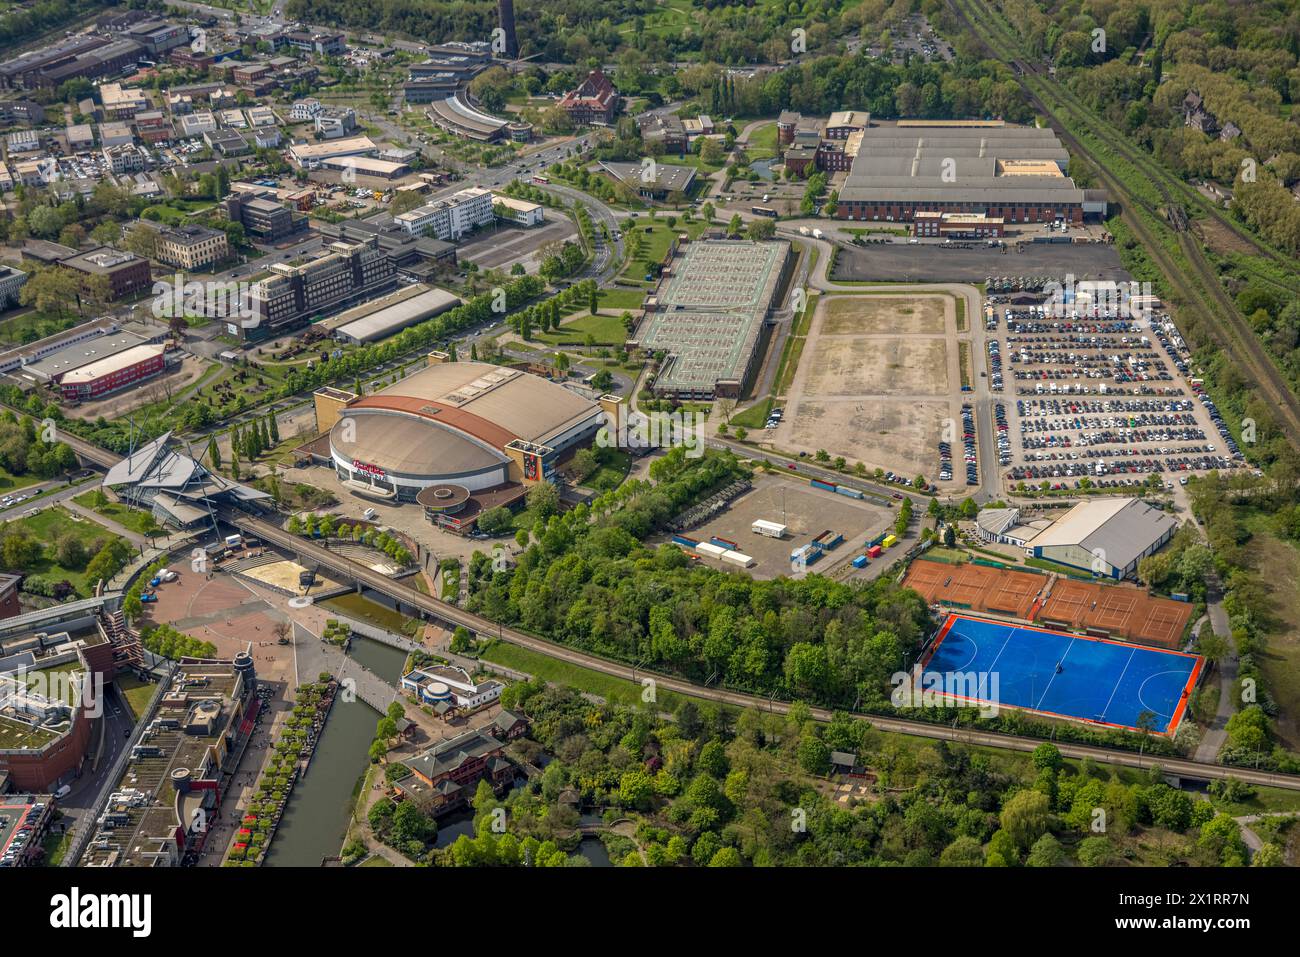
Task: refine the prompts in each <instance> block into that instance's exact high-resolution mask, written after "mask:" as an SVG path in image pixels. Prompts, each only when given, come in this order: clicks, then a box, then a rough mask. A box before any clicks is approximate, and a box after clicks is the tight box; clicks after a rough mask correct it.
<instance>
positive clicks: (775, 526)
mask: <svg viewBox="0 0 1300 957" xmlns="http://www.w3.org/2000/svg"><path fill="white" fill-rule="evenodd" d="M752 530H753V532H754V534H755V535H766V536H767V537H768V538H785V531H786V527H785V526H784V525H781V524H780V523H778V522H769V521H768V520H767V519H765V518H760V519H758V520H757V521H755V522H754V524H753V526H752Z"/></svg>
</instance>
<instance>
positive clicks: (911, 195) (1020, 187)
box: [835, 125, 1083, 223]
mask: <svg viewBox="0 0 1300 957" xmlns="http://www.w3.org/2000/svg"><path fill="white" fill-rule="evenodd" d="M1068 163H1069V153H1068V152H1066V150H1065V148H1064V147H1063V146H1061V143H1060V141H1059V140H1058V139H1057V138H1056V134H1055V133H1054V132H1053V131H1052V130H1051V129H1047V128H1043V129H1038V128H1035V127H1023V126H995V127H984V126H976V127H972V126H965V125H963V126H939V127H935V128H926V127H920V126H915V125H911V126H907V127H899V126H894V127H870V128H868V129H864V130H862V131H861V141H860V144H859V146H858V151H857V156H856V157H855V158H854V159H853V162H852V167H851V169H850V171H849V175H848V178H847V179H846V180H845V183H844V186H843V188H841V190H840V194H839V204H838V206H837V208H836V211H835V216H836V218H839V219H849V220H858V221H863V220H866V221H886V222H908V221H910V220H911V219H913V218H914V216H915V214H916V213H917V212H919V211H929V212H939V213H975V214H980V215H984V216H989V217H1000V218H1002V219H1004V220H1005V221H1006V222H1008V223H1031V222H1052V221H1054V220H1056V219H1065V220H1067V221H1070V222H1076V223H1077V222H1082V220H1083V191H1082V190H1080V189H1079V188H1078V187H1076V186H1075V185H1074V181H1073V180H1071V179H1070V178H1069V177H1067V176H1066V175H1065V169H1066V166H1067V164H1068Z"/></svg>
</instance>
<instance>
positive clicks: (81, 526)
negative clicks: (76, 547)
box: [8, 506, 118, 596]
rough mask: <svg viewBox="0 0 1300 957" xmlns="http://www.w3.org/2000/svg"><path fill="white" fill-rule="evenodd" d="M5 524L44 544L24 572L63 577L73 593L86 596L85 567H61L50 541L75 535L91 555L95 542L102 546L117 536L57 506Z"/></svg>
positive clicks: (50, 577)
mask: <svg viewBox="0 0 1300 957" xmlns="http://www.w3.org/2000/svg"><path fill="white" fill-rule="evenodd" d="M8 524H9V527H10V528H14V529H21V530H23V531H25V532H27V533H28V534H29V535H31V536H32V537H33V538H35V539H36V540H37V541H39V542H43V543H45V545H46V548H45V551H44V553H43V554H42V555H41V557H40V558H38V559H37V560H36V561H35V562H33V563H32V567H31V568H29V569H26V571H27V573H28V574H32V575H40V576H41V577H43V578H49V579H52V580H53V581H61V580H63V579H65V578H66V579H67V580H68V581H69V582H71V583H72V587H73V588H75V589H76V590H77V594H78V595H82V596H88V595H89V594H90V589H91V586H92V585H93V584H94V583H93V582H90V581H88V580H87V578H86V570H85V566H84V565H83V566H82V567H81V568H65V567H63V566H62V565H60V564H59V563H58V561H57V559H56V558H55V555H54V547H53V542H55V541H56V540H58V539H59V538H62V537H63V536H64V535H72V536H75V537H76V538H77V539H78V540H79V541H80V542H81V544H82V545H84V546H85V548H86V551H87V553H88V555H89V556H91V557H93V555H94V552H95V551H96V550H97V549H96V545H97V544H98V545H99V546H100V547H102V546H103V545H106V544H108V543H109V542H110V541H114V540H117V539H118V536H116V535H114V534H113V533H112V532H110V531H109V530H108V529H106V528H104V527H103V526H102V525H97V524H95V523H94V522H92V521H90V520H89V519H84V518H81V517H80V516H77V515H73V514H72V513H71V512H69V511H68V510H67V509H66V508H61V507H58V506H55V507H53V508H46V509H42V510H41V511H40V512H37V513H36V514H35V515H30V516H27V517H25V518H21V519H15V520H13V521H11V522H9V523H8Z"/></svg>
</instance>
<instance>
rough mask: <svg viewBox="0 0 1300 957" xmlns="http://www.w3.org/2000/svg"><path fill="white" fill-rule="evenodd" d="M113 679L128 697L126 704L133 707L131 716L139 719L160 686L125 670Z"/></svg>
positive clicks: (124, 695) (118, 688) (126, 697)
mask: <svg viewBox="0 0 1300 957" xmlns="http://www.w3.org/2000/svg"><path fill="white" fill-rule="evenodd" d="M113 680H114V681H115V682H116V683H117V690H118V691H119V692H121V694H122V697H123V698H125V699H126V706H127V707H128V708H130V709H131V716H132V717H133V718H135V720H136V721H139V720H140V718H141V717H143V716H144V712H145V709H146V708H148V707H149V702H150V701H151V700H152V699H153V696H154V692H155V691H157V689H158V686H157V685H156V684H154V683H152V682H149V681H141V680H140V679H139V678H137V677H136V676H135V675H133V674H130V673H128V672H123V673H122V674H120V675H118V676H117V677H116V678H114V679H113Z"/></svg>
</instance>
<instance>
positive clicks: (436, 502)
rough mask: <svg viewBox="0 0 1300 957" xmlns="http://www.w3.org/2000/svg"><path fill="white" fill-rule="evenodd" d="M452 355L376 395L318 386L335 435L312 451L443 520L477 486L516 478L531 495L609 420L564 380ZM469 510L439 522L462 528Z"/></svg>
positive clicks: (319, 402) (347, 484) (357, 482)
mask: <svg viewBox="0 0 1300 957" xmlns="http://www.w3.org/2000/svg"><path fill="white" fill-rule="evenodd" d="M448 359H449V357H448V356H447V355H446V354H444V353H439V352H435V353H431V354H430V356H429V365H428V366H427V367H425V368H424V369H421V370H420V371H419V372H416V373H414V374H413V375H410V376H408V377H407V378H406V379H404V380H402V381H401V382H398V383H397V384H395V385H392V386H389V387H388V388H387V389H384V390H382V391H380V392H377V393H375V394H374V395H368V396H356V395H354V394H353V393H350V392H345V391H342V390H339V389H321V390H319V391H317V393H316V396H315V398H316V421H317V426H318V428H319V429H320V431H321V432H322V433H324V432H328V439H327V441H326V439H325V437H324V436H323V437H322V439H321V440H318V442H316V443H313V446H312V454H313V456H314V457H315V458H316V459H317V461H320V462H321V463H322V464H325V463H329V464H330V465H331V467H332V468H333V469H334V471H335V473H336V474H337V476H338V478H339V481H340V482H341V483H342V485H343V487H344V488H345V489H347V490H348V491H350V492H355V493H357V494H360V495H363V496H366V497H369V498H374V499H377V500H381V501H397V502H412V501H418V502H419V503H420V504H422V505H424V506H425V507H426V512H428V513H429V517H430V519H431V520H434V521H438V516H455V515H457V513H458V512H459V511H460V510H461V509H462V507H463V506H465V505H467V504H469V501H468V500H469V499H470V497H471V496H472V495H477V494H478V493H485V492H496V491H500V490H502V489H503V488H505V487H507V486H509V487H511V488H513V489H516V490H517V491H518V492H519V494H520V495H522V492H523V490H524V488H525V487H526V486H528V485H532V484H534V483H536V482H541V481H549V480H551V479H552V478H553V476H554V472H555V466H556V463H557V462H558V461H559V460H560V459H561V458H562V457H564V456H565V454H566V453H569V452H571V451H573V450H575V449H577V448H579V447H580V446H582V445H584V444H586V443H587V442H588V441H590V439H591V438H592V437H593V436H594V435H595V434H596V432H597V430H598V429H599V428H600V427H601V425H603V424H604V421H605V418H604V411H603V410H602V408H601V406H600V405H598V404H597V403H595V402H592V401H591V400H589V399H586V398H584V397H583V396H581V395H579V394H578V393H577V392H574V391H571V390H570V389H567V388H565V387H564V386H562V385H557V384H555V383H553V382H549V381H547V380H546V379H543V378H541V377H539V376H535V375H531V374H529V373H527V372H522V371H519V370H516V369H509V368H505V367H502V366H495V365H489V364H487V363H482V362H452V361H448ZM424 490H429V491H428V494H427V495H421V493H422V492H423V491H424ZM440 493H441V494H440ZM417 496H419V497H417ZM498 497H499V496H498ZM494 504H502V503H501V502H500V501H494ZM464 517H465V516H464V515H461V516H460V517H458V518H456V520H455V521H446V522H439V523H440V524H449V525H452V526H453V527H455V526H457V525H459V524H460V522H461V521H462V520H463V518H464Z"/></svg>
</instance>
